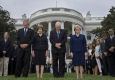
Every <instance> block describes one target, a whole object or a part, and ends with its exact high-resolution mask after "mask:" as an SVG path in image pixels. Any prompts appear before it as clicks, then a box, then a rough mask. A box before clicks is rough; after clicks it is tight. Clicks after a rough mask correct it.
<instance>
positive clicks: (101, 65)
mask: <svg viewBox="0 0 115 80" xmlns="http://www.w3.org/2000/svg"><path fill="white" fill-rule="evenodd" d="M108 33H109V36H108V37H107V35H105V34H104V35H103V37H102V38H101V39H97V40H96V43H95V44H94V43H93V44H89V45H88V48H87V53H86V54H85V57H86V71H87V73H88V74H90V73H93V74H94V75H98V70H99V72H100V75H101V76H102V75H110V76H113V77H115V63H114V61H115V35H114V29H109V31H108Z"/></svg>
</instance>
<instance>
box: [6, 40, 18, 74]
mask: <svg viewBox="0 0 115 80" xmlns="http://www.w3.org/2000/svg"><path fill="white" fill-rule="evenodd" d="M17 52H18V46H17V42H14V43H13V46H12V49H11V54H10V57H9V69H8V74H9V75H12V74H14V73H15V67H16V57H17Z"/></svg>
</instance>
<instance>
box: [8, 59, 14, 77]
mask: <svg viewBox="0 0 115 80" xmlns="http://www.w3.org/2000/svg"><path fill="white" fill-rule="evenodd" d="M15 68H16V59H15V58H14V60H11V58H10V59H9V65H8V74H9V75H12V74H14V73H15Z"/></svg>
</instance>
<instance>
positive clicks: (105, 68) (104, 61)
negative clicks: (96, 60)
mask: <svg viewBox="0 0 115 80" xmlns="http://www.w3.org/2000/svg"><path fill="white" fill-rule="evenodd" d="M102 60H103V75H108V73H109V69H108V68H109V67H108V64H109V62H108V56H104V55H103V58H102Z"/></svg>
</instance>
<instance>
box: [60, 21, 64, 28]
mask: <svg viewBox="0 0 115 80" xmlns="http://www.w3.org/2000/svg"><path fill="white" fill-rule="evenodd" d="M61 29H64V22H63V21H62V22H61Z"/></svg>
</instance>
